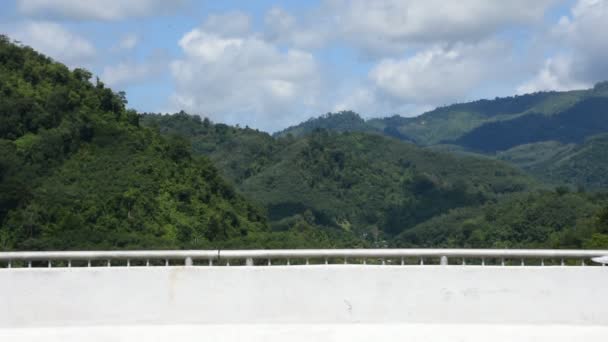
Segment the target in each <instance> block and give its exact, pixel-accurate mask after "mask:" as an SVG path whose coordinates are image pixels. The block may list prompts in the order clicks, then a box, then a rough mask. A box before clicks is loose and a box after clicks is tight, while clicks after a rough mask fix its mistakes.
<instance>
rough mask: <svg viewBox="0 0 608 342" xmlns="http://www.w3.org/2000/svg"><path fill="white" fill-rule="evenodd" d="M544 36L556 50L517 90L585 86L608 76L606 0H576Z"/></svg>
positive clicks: (607, 12)
mask: <svg viewBox="0 0 608 342" xmlns="http://www.w3.org/2000/svg"><path fill="white" fill-rule="evenodd" d="M546 39H547V40H548V41H550V42H552V43H553V44H554V45H555V46H556V47H557V50H558V51H557V53H555V54H554V55H553V56H551V57H548V58H547V59H546V60H545V61H544V63H543V64H542V65H541V66H540V70H539V71H538V73H537V74H536V75H535V76H534V78H532V79H531V80H528V81H526V82H524V83H523V84H522V85H520V86H519V87H518V92H522V93H523V92H532V91H539V90H570V89H581V88H588V87H591V86H592V85H593V83H595V82H597V81H603V80H606V79H608V62H607V61H608V44H606V42H607V41H608V1H603V0H579V1H578V2H577V3H576V4H575V5H574V6H573V7H572V9H571V13H570V15H569V16H564V17H562V18H561V19H560V20H559V23H558V24H557V25H556V26H555V27H554V28H553V29H552V30H551V32H550V34H549V35H548V36H547V37H546Z"/></svg>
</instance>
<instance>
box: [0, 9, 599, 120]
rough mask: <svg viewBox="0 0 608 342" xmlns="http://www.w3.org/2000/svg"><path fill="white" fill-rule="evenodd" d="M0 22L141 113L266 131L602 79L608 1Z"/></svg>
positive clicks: (33, 12) (125, 14) (16, 15)
mask: <svg viewBox="0 0 608 342" xmlns="http://www.w3.org/2000/svg"><path fill="white" fill-rule="evenodd" d="M0 6H2V8H1V11H0V31H1V32H3V33H4V34H7V35H9V36H10V37H11V38H13V39H16V40H19V41H21V42H22V43H24V44H26V45H30V46H32V47H34V48H36V49H38V50H39V51H41V52H43V53H45V54H48V55H49V56H51V57H53V58H55V59H56V60H58V61H61V62H63V63H65V64H67V65H68V66H70V67H85V68H87V69H89V70H91V71H93V73H94V74H96V75H97V76H98V77H99V78H100V79H101V80H102V81H104V82H105V83H106V84H108V85H109V86H111V87H112V88H114V89H115V90H125V91H126V92H127V97H128V99H129V105H130V106H131V107H133V108H135V109H137V110H140V111H149V112H163V113H164V112H175V111H179V110H185V111H187V112H189V113H193V114H199V115H202V116H207V117H210V118H211V119H212V120H213V121H216V122H225V123H229V124H240V125H241V126H245V125H248V126H251V127H255V128H259V129H262V130H266V131H275V130H278V129H281V128H284V127H286V126H288V125H292V124H296V123H298V122H300V121H303V120H306V119H307V118H309V117H312V116H317V115H320V114H323V113H326V112H329V111H337V110H346V109H350V110H354V111H357V112H359V113H360V114H361V115H363V116H364V117H375V116H387V115H393V114H400V115H403V116H414V115H418V114H420V113H422V112H424V111H425V110H429V109H432V108H434V107H436V106H440V105H445V104H450V103H453V102H463V101H468V100H474V99H478V98H493V97H496V96H508V95H513V94H521V93H527V92H534V91H542V90H569V89H579V88H586V87H590V86H592V85H593V84H594V83H596V82H598V81H602V80H605V79H608V65H607V62H606V61H608V44H605V42H606V41H608V0H534V1H529V0H511V1H499V0H495V1H491V0H461V1H451V0H450V1H448V0H374V1H367V0H318V1H266V0H264V1H244V0H243V1H206V0H201V1H195V0H178V1H163V0H132V1H127V0H88V1H81V0H15V1H4V2H2V4H1V5H0Z"/></svg>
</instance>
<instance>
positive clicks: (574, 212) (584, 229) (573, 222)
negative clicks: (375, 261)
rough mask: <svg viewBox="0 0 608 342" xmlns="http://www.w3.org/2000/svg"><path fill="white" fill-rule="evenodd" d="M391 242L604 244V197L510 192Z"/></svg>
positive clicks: (607, 238) (607, 208) (607, 223)
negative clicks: (491, 201)
mask: <svg viewBox="0 0 608 342" xmlns="http://www.w3.org/2000/svg"><path fill="white" fill-rule="evenodd" d="M602 208H603V209H602ZM393 245H394V246H400V247H445V248H450V247H452V248H454V247H456V248H463V247H464V248H606V247H607V246H608V197H607V196H606V195H605V194H604V195H598V194H592V193H581V192H579V193H570V192H568V191H566V190H565V189H558V191H555V192H547V191H541V192H532V193H522V194H515V195H513V196H510V197H509V198H505V199H504V200H502V201H499V202H496V203H488V204H487V205H484V206H479V207H471V208H460V209H455V210H452V211H450V212H449V213H447V214H445V215H441V216H436V217H434V218H432V219H430V220H428V221H426V222H424V223H422V224H419V225H417V226H415V227H413V228H412V229H409V230H407V231H405V232H403V233H402V234H400V235H399V236H397V237H396V238H395V240H394V241H393Z"/></svg>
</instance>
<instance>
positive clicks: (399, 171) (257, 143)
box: [142, 113, 533, 241]
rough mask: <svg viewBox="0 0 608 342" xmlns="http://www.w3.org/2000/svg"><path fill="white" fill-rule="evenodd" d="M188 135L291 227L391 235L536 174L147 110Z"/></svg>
mask: <svg viewBox="0 0 608 342" xmlns="http://www.w3.org/2000/svg"><path fill="white" fill-rule="evenodd" d="M142 122H143V123H144V124H146V125H149V126H151V127H156V128H157V129H159V130H160V131H161V132H164V133H165V134H182V135H185V136H189V137H190V139H191V141H192V144H193V148H194V150H195V151H196V152H198V153H200V154H203V155H206V156H208V157H209V158H210V159H211V160H212V161H214V163H215V164H216V165H217V166H218V167H219V168H220V170H221V171H222V172H223V173H224V174H225V175H227V177H228V178H229V179H230V180H232V182H233V183H234V184H235V186H236V187H237V189H238V190H239V191H240V192H241V193H243V194H244V195H245V196H246V197H247V198H250V199H251V200H253V201H255V202H256V203H258V204H259V205H261V206H264V207H266V208H267V210H268V217H269V220H270V222H271V226H272V227H273V228H274V229H275V230H284V229H287V228H288V227H289V226H290V225H292V223H293V221H294V220H295V219H297V218H298V217H308V218H309V221H310V222H312V223H314V224H316V225H318V226H323V227H328V228H333V229H339V230H341V231H346V232H353V233H354V234H355V235H356V236H367V237H370V236H371V237H372V238H373V241H376V240H378V238H379V237H390V236H392V235H395V234H398V233H399V232H401V231H403V230H404V229H407V228H408V227H412V226H413V225H415V224H417V223H420V222H422V221H424V220H426V219H429V218H431V217H433V216H434V215H437V214H440V213H443V212H446V211H448V210H449V209H451V208H457V207H463V206H471V205H479V204H482V203H485V202H487V201H491V200H496V199H498V198H500V197H502V196H504V195H506V194H509V193H513V192H519V191H524V190H526V189H528V188H530V187H531V185H532V183H533V182H532V181H531V180H530V179H529V178H528V177H526V176H525V175H523V174H522V173H521V172H520V171H518V170H516V169H514V168H512V167H509V166H507V165H506V164H503V163H501V162H497V161H494V160H490V159H488V158H478V157H468V156H456V155H452V154H447V153H440V152H434V151H431V150H428V149H424V148H421V147H418V146H415V145H413V144H410V143H406V142H403V141H400V140H397V139H393V138H390V137H385V136H382V135H379V134H365V133H336V132H331V131H327V130H316V131H314V132H312V133H311V134H309V135H305V136H302V137H299V138H294V137H293V136H286V137H285V138H273V137H271V136H270V135H268V134H265V133H261V132H257V131H254V130H251V129H237V128H233V127H228V126H225V125H221V124H219V125H214V124H212V123H210V122H209V121H208V120H205V121H201V120H200V119H198V118H196V117H194V116H188V115H187V114H185V113H180V114H176V115H171V116H166V115H165V116H163V115H144V116H143V118H142Z"/></svg>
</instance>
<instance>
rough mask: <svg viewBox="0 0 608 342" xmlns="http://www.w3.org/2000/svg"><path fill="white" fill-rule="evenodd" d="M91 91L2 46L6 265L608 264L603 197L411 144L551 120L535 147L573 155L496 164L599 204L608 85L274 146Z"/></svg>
mask: <svg viewBox="0 0 608 342" xmlns="http://www.w3.org/2000/svg"><path fill="white" fill-rule="evenodd" d="M91 76H92V75H91V73H89V72H88V71H86V70H83V69H74V70H69V69H68V68H66V67H65V66H64V65H62V64H59V63H56V62H54V61H52V60H51V59H49V58H47V57H45V56H43V55H40V54H38V53H36V52H35V51H34V50H32V49H30V48H28V47H23V46H19V45H16V44H13V43H11V42H10V41H9V40H8V38H6V37H3V36H0V94H1V97H0V249H2V250H12V249H76V248H77V249H93V248H103V249H115V248H312V247H324V248H332V247H371V246H378V247H385V246H399V247H402V246H417V247H418V246H429V247H430V246H449V247H560V248H561V247H572V248H606V247H608V196H607V195H603V194H601V193H597V192H589V193H586V192H584V191H583V189H582V188H581V190H579V191H578V192H572V190H570V188H568V187H563V186H560V187H558V188H556V189H555V191H547V190H540V187H539V185H538V184H537V183H536V182H535V181H534V180H532V179H531V178H530V177H529V176H527V175H526V174H525V173H523V172H522V171H520V170H519V169H517V168H514V167H511V166H509V165H507V164H505V163H503V162H501V161H498V160H495V159H492V158H488V157H485V156H479V155H475V154H473V153H470V152H467V151H466V150H465V149H464V148H463V147H462V146H447V145H444V146H438V147H436V148H429V147H420V146H417V145H414V144H412V143H409V142H405V141H403V140H409V139H411V140H414V141H419V142H420V141H422V142H424V143H429V142H433V141H435V142H439V141H442V140H446V139H458V138H459V137H461V136H464V135H466V134H469V133H467V132H480V131H478V130H479V129H481V128H482V127H484V126H486V125H490V126H487V127H494V131H493V132H494V133H495V134H500V136H498V137H496V142H497V143H499V142H500V143H501V144H503V143H502V142H503V141H505V139H507V141H511V140H509V139H516V138H517V137H521V136H525V134H527V133H525V132H521V133H518V134H520V135H514V136H512V137H509V138H504V139H503V138H502V135H504V136H507V135H508V134H509V131H510V130H512V129H515V128H509V129H503V128H504V127H508V125H507V124H506V123H505V122H507V121H508V120H524V119H525V120H541V121H542V122H545V123H547V122H553V121H555V122H556V124H554V125H552V126H551V127H554V128H555V129H554V130H548V131H547V132H542V133H539V136H542V137H543V139H544V138H547V139H548V138H550V137H553V136H554V135H555V134H557V133H555V132H561V131H560V130H562V129H563V128H561V125H569V126H570V127H572V128H573V129H572V131H571V132H569V133H568V134H569V135H565V136H564V137H574V138H572V139H570V138H568V139H569V140H564V141H563V142H566V143H563V142H559V141H552V142H546V141H541V142H537V143H534V144H528V145H518V146H515V147H514V148H512V149H510V150H508V151H506V152H503V153H501V154H499V156H498V157H499V158H500V159H503V160H506V161H509V162H511V163H514V164H516V165H518V166H520V167H521V168H523V169H525V170H527V171H529V172H531V173H532V174H535V175H537V176H539V177H540V176H541V175H542V172H543V170H551V175H552V176H551V177H542V178H543V179H546V180H548V181H550V182H553V183H556V184H562V183H563V182H564V179H566V180H569V181H570V183H569V184H573V185H576V184H581V183H584V184H586V185H589V184H592V187H593V189H592V190H596V189H597V188H600V187H604V186H606V181H605V180H606V179H605V177H604V173H605V170H606V168H605V167H604V165H606V164H607V163H608V160H606V158H607V154H606V153H605V151H606V147H608V146H607V145H606V141H607V140H608V139H607V137H606V135H598V136H595V137H593V138H588V137H587V135H589V134H591V133H593V132H596V131H594V130H593V129H591V128H594V127H595V128H598V127H603V126H602V125H603V123H602V122H600V121H601V119H602V118H603V116H602V115H603V107H602V106H603V105H604V102H602V101H605V100H604V99H603V98H602V96H604V95H605V94H604V93H606V92H608V87H607V86H606V85H605V84H598V85H597V86H596V87H595V88H594V89H593V90H590V91H587V92H569V93H539V94H532V95H529V96H518V97H514V98H506V99H497V100H491V101H478V102H474V103H470V104H460V105H454V106H449V107H444V108H440V109H438V110H436V111H433V112H429V113H428V114H425V115H423V116H422V117H420V118H401V117H398V116H394V117H391V118H386V119H375V120H369V121H365V120H363V119H361V118H360V117H359V116H358V115H357V114H355V113H352V112H342V113H337V114H328V115H326V116H324V117H322V118H320V119H314V120H310V121H308V122H306V123H304V124H302V125H299V126H295V127H292V128H290V129H288V130H286V131H285V132H282V133H281V134H279V135H278V136H276V137H273V136H271V135H269V134H267V133H263V132H259V131H257V130H253V129H250V128H239V127H231V126H228V125H223V124H216V123H212V122H211V121H209V120H208V119H201V118H200V117H198V116H192V115H188V114H186V113H184V112H180V113H177V114H174V115H157V114H144V115H140V114H138V113H136V112H135V111H133V110H128V109H126V104H127V102H126V97H125V94H124V93H121V92H119V93H116V92H114V91H112V90H111V89H109V88H107V87H105V85H104V84H103V83H102V82H100V81H99V80H96V81H93V82H91V80H90V79H91ZM594 101H595V102H594ZM516 111H518V113H516V114H513V112H516ZM433 113H434V114H433ZM534 113H542V115H543V117H542V118H541V117H539V116H538V115H540V114H534ZM589 113H590V114H589ZM575 114H576V115H579V116H588V118H587V117H586V118H583V120H582V121H583V122H584V123H585V124H584V125H579V122H578V121H575V120H573V117H574V116H575ZM591 118H595V119H597V120H599V121H595V122H594V124H589V123H590V122H591V121H589V122H587V121H585V120H587V119H591ZM497 120H503V121H505V122H501V123H498V122H496V123H493V124H491V123H488V122H490V121H497ZM506 120H507V121H506ZM517 122H519V121H517ZM526 122H527V121H526ZM577 125H578V126H577ZM406 126H407V127H409V128H404V127H406ZM448 126H449V127H448ZM412 127H414V128H412ZM416 127H417V128H416ZM534 127H537V126H534ZM581 127H582V128H581ZM579 128H580V129H579ZM583 128H584V129H583ZM417 129H420V130H419V131H417ZM523 131H527V130H526V129H524V130H523ZM441 132H444V133H441ZM551 132H553V133H551ZM442 134H443V138H440V136H442ZM471 134H478V133H471ZM543 134H545V135H546V137H545V135H543ZM551 134H553V135H551ZM560 136H561V135H560ZM486 138H487V139H490V137H486ZM585 138H586V140H584V139H585ZM484 139H485V138H484ZM501 139H502V140H501ZM564 139H565V138H564ZM517 141H518V142H519V141H528V140H525V139H523V140H522V139H520V140H517ZM533 141H536V140H533ZM570 142H573V143H570ZM503 145H505V146H511V145H512V144H510V143H509V144H503ZM500 148H503V147H502V145H501V147H500ZM224 177H225V179H226V180H224Z"/></svg>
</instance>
